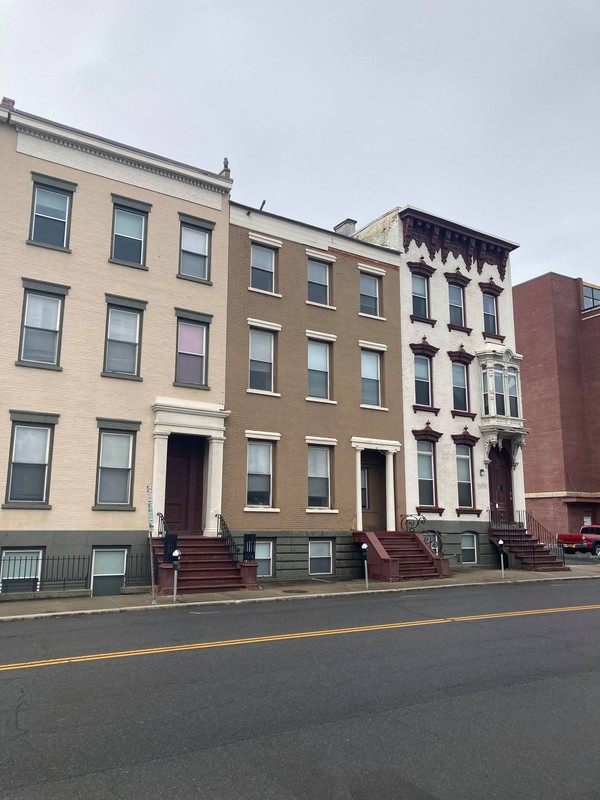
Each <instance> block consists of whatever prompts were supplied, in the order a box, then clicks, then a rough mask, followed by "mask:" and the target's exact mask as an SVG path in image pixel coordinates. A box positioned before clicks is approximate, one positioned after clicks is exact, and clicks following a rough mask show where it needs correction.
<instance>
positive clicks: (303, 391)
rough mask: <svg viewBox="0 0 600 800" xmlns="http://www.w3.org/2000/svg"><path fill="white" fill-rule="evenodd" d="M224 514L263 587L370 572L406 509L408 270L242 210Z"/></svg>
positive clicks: (340, 239) (318, 232)
mask: <svg viewBox="0 0 600 800" xmlns="http://www.w3.org/2000/svg"><path fill="white" fill-rule="evenodd" d="M229 263H230V268H229V283H228V287H229V299H228V308H229V320H228V329H227V330H228V332H227V353H228V356H227V370H226V398H227V408H228V410H229V411H230V416H229V418H228V420H227V436H226V443H225V462H224V472H225V475H226V480H225V483H224V487H223V514H224V516H225V519H226V521H227V524H228V526H229V528H230V529H231V531H232V532H233V533H234V534H235V535H237V536H241V535H242V534H243V533H254V534H256V536H257V560H258V562H259V577H262V578H274V579H278V580H284V579H297V578H305V579H306V578H308V577H317V578H319V576H320V577H321V578H325V577H326V576H329V577H336V578H347V577H356V576H358V575H359V574H360V558H359V550H358V548H357V545H356V544H354V543H353V541H352V531H355V530H362V529H363V528H368V529H369V530H382V531H385V530H392V531H393V530H396V529H397V528H398V526H399V524H400V519H401V517H402V515H404V514H405V513H406V512H405V498H404V471H403V464H404V461H403V457H402V453H401V449H402V439H403V399H402V398H403V395H402V370H401V362H402V355H401V335H400V287H399V266H400V259H399V257H398V255H397V254H396V253H393V252H391V251H390V250H389V249H387V248H383V247H379V246H375V245H372V244H367V243H363V242H359V241H357V240H354V239H352V238H350V237H348V236H345V235H343V233H341V232H337V233H334V232H331V231H325V230H322V229H318V228H315V227H311V226H308V225H304V224H302V223H299V222H295V221H292V220H288V219H284V218H282V217H277V216H275V215H272V214H267V213H266V212H261V211H259V210H256V209H251V208H247V207H245V206H241V205H238V204H236V203H232V204H231V228H230V242H229Z"/></svg>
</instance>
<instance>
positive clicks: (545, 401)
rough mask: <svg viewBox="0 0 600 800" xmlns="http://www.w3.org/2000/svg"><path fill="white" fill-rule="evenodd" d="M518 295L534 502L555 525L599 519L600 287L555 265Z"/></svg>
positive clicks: (529, 499)
mask: <svg viewBox="0 0 600 800" xmlns="http://www.w3.org/2000/svg"><path fill="white" fill-rule="evenodd" d="M513 302H514V315H515V332H516V344H517V349H518V350H519V352H520V353H522V354H523V364H522V367H521V382H522V386H521V389H522V395H523V413H524V416H525V418H526V424H527V427H528V428H529V430H530V433H529V436H528V437H527V446H526V447H525V449H524V451H523V459H524V467H525V498H526V504H527V510H528V512H529V513H530V514H532V515H533V516H534V517H535V518H536V519H537V520H538V521H539V522H541V523H542V525H544V526H545V527H546V528H548V529H549V530H550V531H553V532H556V531H560V530H571V531H574V530H577V529H578V528H579V527H580V526H581V525H583V524H587V523H589V522H591V523H600V450H599V448H598V441H599V440H600V287H598V286H594V285H592V284H589V283H584V282H583V281H582V280H581V279H580V278H568V277H566V276H564V275H557V274H556V273H553V272H550V273H548V274H546V275H541V276H540V277H539V278H534V279H532V280H530V281H526V282H525V283H522V284H519V285H518V286H515V287H514V288H513Z"/></svg>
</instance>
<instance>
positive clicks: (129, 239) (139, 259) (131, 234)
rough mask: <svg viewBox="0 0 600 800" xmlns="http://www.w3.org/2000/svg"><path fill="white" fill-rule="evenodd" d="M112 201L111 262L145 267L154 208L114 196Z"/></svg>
mask: <svg viewBox="0 0 600 800" xmlns="http://www.w3.org/2000/svg"><path fill="white" fill-rule="evenodd" d="M112 199H113V204H114V207H113V240H112V250H111V260H113V261H116V262H118V263H120V264H126V265H128V266H134V267H135V266H137V267H143V266H144V265H145V263H146V227H147V221H148V214H149V212H150V209H151V208H152V206H151V205H150V204H149V203H142V202H140V201H138V200H129V199H128V198H126V197H119V196H118V195H114V194H113V196H112Z"/></svg>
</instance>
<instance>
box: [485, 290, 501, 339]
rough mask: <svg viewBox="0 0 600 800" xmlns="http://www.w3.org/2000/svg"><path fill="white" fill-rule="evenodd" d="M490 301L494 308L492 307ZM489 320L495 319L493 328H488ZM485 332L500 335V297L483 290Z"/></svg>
mask: <svg viewBox="0 0 600 800" xmlns="http://www.w3.org/2000/svg"><path fill="white" fill-rule="evenodd" d="M490 303H491V307H492V309H493V310H491V309H490ZM486 304H487V307H486ZM488 320H491V321H493V326H492V328H493V329H492V330H488V323H487V321H488ZM483 332H484V333H488V334H491V335H492V336H497V335H498V298H497V297H496V295H494V294H490V293H489V292H483Z"/></svg>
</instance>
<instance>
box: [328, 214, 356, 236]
mask: <svg viewBox="0 0 600 800" xmlns="http://www.w3.org/2000/svg"><path fill="white" fill-rule="evenodd" d="M333 230H334V231H335V232H336V233H339V234H340V235H341V236H354V234H355V233H356V220H355V219H350V218H349V217H348V219H345V220H344V221H343V222H340V223H339V224H338V225H334V226H333Z"/></svg>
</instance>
